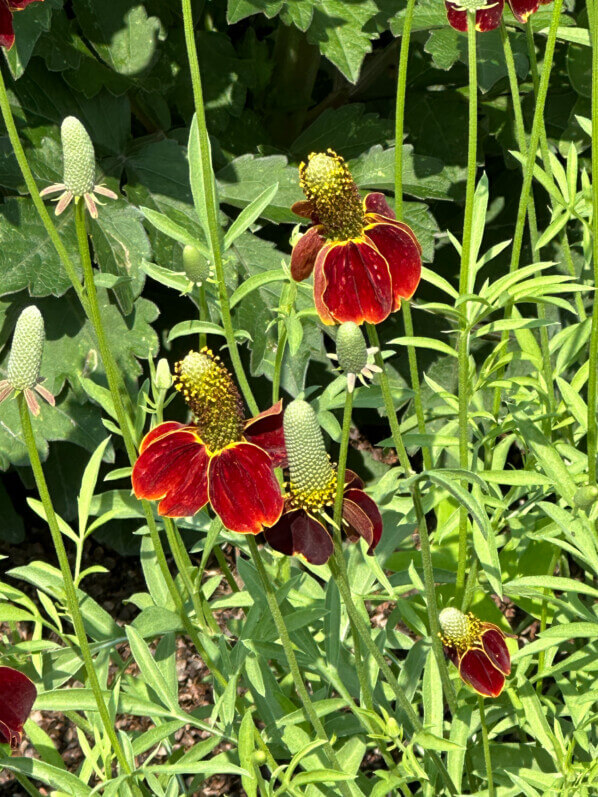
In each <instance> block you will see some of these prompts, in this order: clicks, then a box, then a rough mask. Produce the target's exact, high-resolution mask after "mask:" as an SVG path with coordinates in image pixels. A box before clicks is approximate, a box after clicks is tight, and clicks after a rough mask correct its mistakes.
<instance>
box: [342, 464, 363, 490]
mask: <svg viewBox="0 0 598 797" xmlns="http://www.w3.org/2000/svg"><path fill="white" fill-rule="evenodd" d="M352 488H355V489H357V490H362V489H363V481H362V479H361V477H359V476H358V475H357V474H356V473H354V472H353V471H352V470H349V468H347V469H346V470H345V492H346V491H347V490H351V489H352Z"/></svg>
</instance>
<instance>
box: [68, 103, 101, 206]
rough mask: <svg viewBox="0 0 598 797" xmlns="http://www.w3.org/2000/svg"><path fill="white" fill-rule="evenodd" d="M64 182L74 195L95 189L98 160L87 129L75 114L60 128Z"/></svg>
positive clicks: (80, 194)
mask: <svg viewBox="0 0 598 797" xmlns="http://www.w3.org/2000/svg"><path fill="white" fill-rule="evenodd" d="M60 136H61V138H62V160H63V168H64V184H65V185H66V187H67V190H68V191H70V192H71V193H72V194H73V196H76V197H79V196H83V195H84V194H88V193H90V192H92V191H93V186H94V180H95V173H96V161H95V153H94V150H93V144H92V143H91V139H90V137H89V136H88V134H87V130H86V129H85V128H84V127H83V125H82V124H81V122H80V121H79V120H78V119H77V118H76V117H75V116H67V117H66V119H65V120H64V121H63V123H62V127H61V128H60Z"/></svg>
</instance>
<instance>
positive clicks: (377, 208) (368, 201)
mask: <svg viewBox="0 0 598 797" xmlns="http://www.w3.org/2000/svg"><path fill="white" fill-rule="evenodd" d="M363 207H364V210H365V212H366V213H378V214H379V215H380V216H384V217H385V218H387V219H394V218H395V212H394V210H392V208H391V207H390V205H389V204H388V202H387V201H386V197H385V196H384V194H381V193H380V191H373V192H372V193H371V194H367V196H366V198H365V199H364V200H363Z"/></svg>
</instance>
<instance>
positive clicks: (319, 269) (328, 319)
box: [314, 244, 336, 326]
mask: <svg viewBox="0 0 598 797" xmlns="http://www.w3.org/2000/svg"><path fill="white" fill-rule="evenodd" d="M329 251H330V245H329V244H327V245H326V246H324V247H322V249H320V251H319V252H318V256H317V258H316V265H315V268H314V305H315V307H316V311H317V313H318V315H319V316H320V320H321V321H323V323H324V324H328V325H329V326H330V325H332V324H335V323H336V322H335V320H334V318H333V317H332V315H331V314H330V311H329V310H328V308H327V307H326V305H325V304H324V300H323V298H322V297H323V295H324V291H325V290H326V277H325V276H324V262H325V260H326V256H327V254H328V252H329Z"/></svg>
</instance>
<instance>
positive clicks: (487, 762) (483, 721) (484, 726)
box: [478, 695, 495, 797]
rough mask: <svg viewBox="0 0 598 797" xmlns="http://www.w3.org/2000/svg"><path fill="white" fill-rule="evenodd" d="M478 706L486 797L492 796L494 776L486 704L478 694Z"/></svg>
mask: <svg viewBox="0 0 598 797" xmlns="http://www.w3.org/2000/svg"><path fill="white" fill-rule="evenodd" d="M478 706H479V707H480V723H481V725H482V744H483V746H484V764H485V766H486V781H487V783H488V797H494V794H495V792H494V777H493V773H492V758H491V756H490V742H489V740H488V726H487V724H486V706H485V704H484V698H483V697H482V696H481V695H478Z"/></svg>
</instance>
